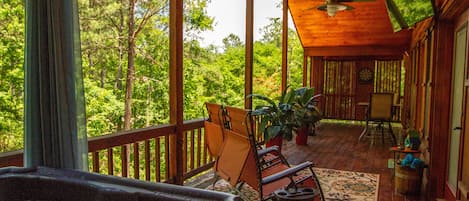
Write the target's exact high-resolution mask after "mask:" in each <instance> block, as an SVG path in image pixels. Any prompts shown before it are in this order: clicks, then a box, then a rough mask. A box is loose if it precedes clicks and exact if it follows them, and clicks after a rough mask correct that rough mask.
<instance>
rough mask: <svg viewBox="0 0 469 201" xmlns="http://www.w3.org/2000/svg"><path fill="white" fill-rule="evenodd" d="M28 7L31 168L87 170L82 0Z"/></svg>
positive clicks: (29, 1) (27, 153)
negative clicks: (80, 27) (79, 21)
mask: <svg viewBox="0 0 469 201" xmlns="http://www.w3.org/2000/svg"><path fill="white" fill-rule="evenodd" d="M25 9H26V48H25V117H24V118H25V121H24V122H25V149H24V159H25V160H24V161H25V166H26V167H31V166H39V165H40V166H48V167H54V168H67V169H81V170H87V169H88V165H87V139H86V125H85V102H84V91H83V78H82V68H81V50H80V34H79V23H78V5H77V0H25Z"/></svg>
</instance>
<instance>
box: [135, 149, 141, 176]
mask: <svg viewBox="0 0 469 201" xmlns="http://www.w3.org/2000/svg"><path fill="white" fill-rule="evenodd" d="M134 178H135V179H139V178H140V157H139V153H138V142H136V143H134Z"/></svg>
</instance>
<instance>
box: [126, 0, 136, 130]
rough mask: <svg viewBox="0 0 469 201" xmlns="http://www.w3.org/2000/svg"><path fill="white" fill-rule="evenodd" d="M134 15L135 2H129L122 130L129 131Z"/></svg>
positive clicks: (133, 53) (132, 75) (133, 69)
mask: <svg viewBox="0 0 469 201" xmlns="http://www.w3.org/2000/svg"><path fill="white" fill-rule="evenodd" d="M134 13H135V1H134V0H130V1H129V32H128V34H129V35H128V48H127V57H128V58H127V79H126V82H125V113H124V130H130V128H131V127H132V124H131V123H132V121H131V119H132V85H133V80H134V73H135V66H134V57H135V40H134V39H135V37H134V34H135V33H134Z"/></svg>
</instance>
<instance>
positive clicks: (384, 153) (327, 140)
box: [282, 123, 423, 201]
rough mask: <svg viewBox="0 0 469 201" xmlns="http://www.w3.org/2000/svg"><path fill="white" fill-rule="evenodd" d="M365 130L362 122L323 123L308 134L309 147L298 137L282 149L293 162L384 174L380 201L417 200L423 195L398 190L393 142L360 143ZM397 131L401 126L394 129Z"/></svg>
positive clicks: (366, 141)
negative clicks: (392, 163) (392, 166)
mask: <svg viewBox="0 0 469 201" xmlns="http://www.w3.org/2000/svg"><path fill="white" fill-rule="evenodd" d="M362 130H363V127H362V126H360V124H343V123H342V124H338V123H322V124H321V125H320V126H319V127H318V134H317V135H316V136H309V137H308V145H307V146H299V145H296V144H295V142H294V140H292V141H290V142H284V145H283V148H282V152H283V154H284V155H285V156H286V158H287V159H288V161H289V162H290V163H291V164H298V163H301V162H303V161H312V162H314V163H316V164H317V167H322V168H331V169H338V170H347V171H357V172H369V173H376V174H380V187H379V201H403V200H409V201H416V200H419V201H420V200H423V199H422V198H420V197H419V196H403V195H401V194H399V193H395V192H394V182H393V180H392V173H393V170H392V169H388V167H387V166H388V165H387V163H388V159H391V158H392V157H393V154H392V153H391V152H390V151H389V147H390V146H391V145H390V143H387V144H385V145H383V144H381V141H378V143H377V144H374V145H373V146H370V143H369V141H368V139H365V140H362V141H361V142H358V137H359V135H360V133H361V131H362ZM393 130H394V133H397V132H399V130H400V129H398V128H394V129H393Z"/></svg>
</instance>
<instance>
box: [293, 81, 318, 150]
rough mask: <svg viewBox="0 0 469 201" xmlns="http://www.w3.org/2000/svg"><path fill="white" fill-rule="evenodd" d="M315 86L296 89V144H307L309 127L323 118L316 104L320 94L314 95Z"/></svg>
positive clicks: (294, 125)
mask: <svg viewBox="0 0 469 201" xmlns="http://www.w3.org/2000/svg"><path fill="white" fill-rule="evenodd" d="M314 92H315V90H314V88H309V87H301V88H298V89H296V90H295V91H294V98H293V101H292V104H291V105H292V109H293V112H294V118H293V128H294V130H295V132H296V144H298V145H306V144H307V141H308V133H309V128H310V127H311V126H313V125H314V124H315V123H317V122H318V121H319V120H321V118H322V113H321V111H320V110H319V108H317V107H316V106H315V104H314V103H315V102H316V101H317V100H318V98H319V97H320V95H314Z"/></svg>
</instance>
